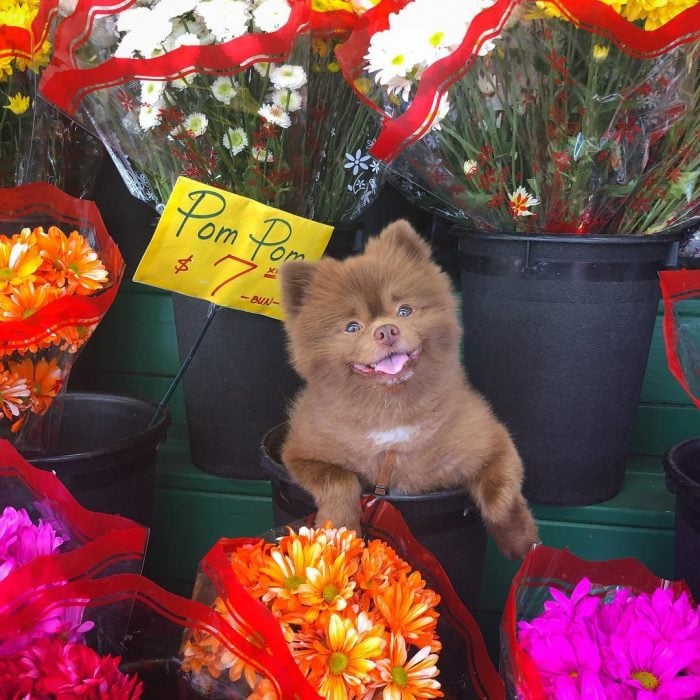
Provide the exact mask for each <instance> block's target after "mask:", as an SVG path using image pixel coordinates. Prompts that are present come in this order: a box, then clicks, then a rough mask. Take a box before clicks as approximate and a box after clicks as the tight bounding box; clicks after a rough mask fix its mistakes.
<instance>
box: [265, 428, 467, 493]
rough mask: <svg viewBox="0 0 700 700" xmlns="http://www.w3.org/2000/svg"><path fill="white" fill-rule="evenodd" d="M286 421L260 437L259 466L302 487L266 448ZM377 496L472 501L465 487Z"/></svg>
mask: <svg viewBox="0 0 700 700" xmlns="http://www.w3.org/2000/svg"><path fill="white" fill-rule="evenodd" d="M286 425H287V424H286V423H278V424H277V425H275V426H274V427H272V428H270V430H268V431H267V432H266V433H265V434H264V435H263V437H262V441H261V443H260V455H261V459H260V466H261V467H262V469H263V470H264V471H265V473H266V474H267V475H268V476H269V477H270V480H271V481H279V482H283V483H285V484H288V485H290V486H294V487H296V488H299V489H302V490H303V487H302V486H300V485H299V484H298V483H297V482H296V481H294V479H292V477H291V476H290V475H289V474H288V473H287V471H286V470H285V469H284V467H283V465H282V464H281V463H280V462H278V461H277V460H276V459H274V457H273V456H272V455H271V454H270V450H269V449H268V443H269V441H270V440H271V439H272V438H274V437H276V436H277V435H278V434H284V432H285V430H284V429H285V427H286ZM363 495H371V493H364V494H363ZM377 498H386V499H387V500H389V501H396V502H401V503H412V502H419V501H436V500H447V499H455V500H456V499H460V501H462V502H464V500H465V499H467V500H468V501H469V502H470V503H472V499H471V496H470V495H469V493H468V492H467V491H466V490H465V489H452V490H448V491H428V492H427V493H421V494H392V493H391V492H389V493H388V494H387V495H386V496H377Z"/></svg>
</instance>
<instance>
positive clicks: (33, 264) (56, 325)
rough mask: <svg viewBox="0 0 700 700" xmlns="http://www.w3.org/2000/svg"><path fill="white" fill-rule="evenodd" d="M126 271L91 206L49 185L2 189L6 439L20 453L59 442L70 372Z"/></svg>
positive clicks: (0, 385) (1, 389)
mask: <svg viewBox="0 0 700 700" xmlns="http://www.w3.org/2000/svg"><path fill="white" fill-rule="evenodd" d="M122 272H123V261H122V258H121V256H120V254H119V251H118V250H117V247H116V245H115V244H114V242H113V241H112V239H111V238H110V237H109V235H108V234H107V231H106V230H105V228H104V224H103V223H102V220H101V218H100V215H99V212H98V211H97V208H96V207H95V205H94V204H93V203H92V202H88V201H83V200H78V199H74V198H72V197H69V196H68V195H66V194H64V193H63V192H61V191H60V190H58V189H56V188H55V187H53V186H52V185H48V184H45V183H36V184H31V185H25V186H23V187H18V188H11V189H5V190H0V397H1V403H0V436H1V437H3V438H8V439H10V440H11V441H12V442H13V443H14V444H15V445H16V446H17V447H18V448H19V449H20V450H22V451H23V452H25V453H36V452H45V451H47V450H50V449H51V448H52V447H53V443H54V441H55V439H56V436H57V431H58V425H59V421H60V404H61V402H60V400H59V399H60V397H62V395H63V391H64V389H65V386H66V382H67V379H68V375H69V373H70V370H71V368H72V366H73V363H74V361H75V359H76V357H77V354H78V352H79V351H80V349H81V348H82V347H83V345H84V344H85V342H86V341H87V340H88V339H89V338H90V336H91V335H92V333H93V331H94V330H95V328H96V326H97V324H98V323H99V321H100V319H101V318H102V316H103V315H104V313H105V312H106V311H107V309H108V308H109V306H110V304H111V303H112V301H113V299H114V296H115V294H116V291H117V288H118V286H119V282H120V280H121V275H122ZM57 400H58V401H57ZM52 407H55V410H53V411H51V412H50V413H49V409H51V408H52Z"/></svg>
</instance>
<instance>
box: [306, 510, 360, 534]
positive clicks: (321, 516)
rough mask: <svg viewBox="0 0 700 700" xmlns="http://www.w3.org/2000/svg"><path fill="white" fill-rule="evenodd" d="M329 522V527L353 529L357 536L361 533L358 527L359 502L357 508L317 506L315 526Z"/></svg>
mask: <svg viewBox="0 0 700 700" xmlns="http://www.w3.org/2000/svg"><path fill="white" fill-rule="evenodd" d="M329 522H330V524H331V527H345V528H347V529H348V530H354V531H355V532H356V533H357V535H358V536H360V534H361V528H360V504H359V502H358V503H357V508H353V507H352V506H348V507H344V508H338V507H331V508H324V507H319V509H318V513H317V514H316V527H324V526H325V525H327V524H328V523H329Z"/></svg>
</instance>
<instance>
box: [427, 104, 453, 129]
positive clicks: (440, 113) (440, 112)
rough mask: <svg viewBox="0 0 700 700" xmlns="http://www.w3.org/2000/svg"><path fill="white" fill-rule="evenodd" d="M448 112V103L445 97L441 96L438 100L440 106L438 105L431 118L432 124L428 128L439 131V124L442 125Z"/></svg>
mask: <svg viewBox="0 0 700 700" xmlns="http://www.w3.org/2000/svg"><path fill="white" fill-rule="evenodd" d="M449 111H450V101H449V99H448V98H447V95H443V96H442V97H441V98H440V104H439V105H438V108H437V112H436V113H435V116H434V117H433V123H432V124H431V126H430V128H431V129H435V130H436V131H440V124H441V123H442V120H443V119H444V118H445V117H446V116H447V114H448V113H449Z"/></svg>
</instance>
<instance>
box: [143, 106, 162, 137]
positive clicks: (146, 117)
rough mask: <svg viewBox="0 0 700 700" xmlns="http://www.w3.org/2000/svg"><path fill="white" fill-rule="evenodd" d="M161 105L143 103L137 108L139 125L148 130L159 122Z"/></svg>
mask: <svg viewBox="0 0 700 700" xmlns="http://www.w3.org/2000/svg"><path fill="white" fill-rule="evenodd" d="M160 110H161V105H144V106H143V107H141V109H140V110H139V126H140V127H141V128H142V129H143V130H144V131H148V130H149V129H153V128H154V127H156V126H158V124H160Z"/></svg>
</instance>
